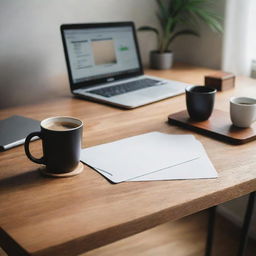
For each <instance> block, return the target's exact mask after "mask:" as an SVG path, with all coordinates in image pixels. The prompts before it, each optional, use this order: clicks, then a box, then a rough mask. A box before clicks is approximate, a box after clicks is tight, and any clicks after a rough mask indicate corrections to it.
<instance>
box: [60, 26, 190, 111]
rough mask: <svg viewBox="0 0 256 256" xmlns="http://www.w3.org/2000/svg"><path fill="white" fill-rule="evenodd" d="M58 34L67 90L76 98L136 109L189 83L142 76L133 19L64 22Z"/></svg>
mask: <svg viewBox="0 0 256 256" xmlns="http://www.w3.org/2000/svg"><path fill="white" fill-rule="evenodd" d="M61 34H62V40H63V46H64V52H65V58H66V63H67V68H68V74H69V82H70V88H71V92H72V93H73V94H74V95H76V96H78V97H82V98H85V99H89V100H94V101H99V102H103V103H107V104H111V105H115V106H119V107H123V108H136V107H139V106H142V105H145V104H149V103H152V102H155V101H159V100H162V99H165V98H168V97H172V96H175V95H178V94H182V93H184V92H185V88H186V87H187V86H190V85H189V84H185V83H182V82H178V81H172V80H164V79H161V78H158V77H152V76H146V75H144V73H143V67H142V64H141V58H140V54H139V49H138V43H137V39H136V33H135V28H134V24H133V22H114V23H95V24H65V25H62V26H61ZM134 87H135V88H134Z"/></svg>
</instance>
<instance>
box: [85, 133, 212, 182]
mask: <svg viewBox="0 0 256 256" xmlns="http://www.w3.org/2000/svg"><path fill="white" fill-rule="evenodd" d="M81 161H82V162H84V163H85V164H87V165H89V166H91V167H92V168H94V169H95V170H96V171H98V172H99V173H101V174H102V175H103V176H105V177H106V178H108V179H109V180H111V181H112V182H114V183H118V182H122V181H149V180H172V179H199V178H216V177H217V172H216V170H215V169H214V167H213V165H212V163H211V161H210V160H209V158H208V156H207V154H206V152H205V150H204V148H203V146H202V144H201V143H200V142H199V141H197V140H196V139H195V137H194V136H193V135H170V134H164V133H160V132H151V133H146V134H142V135H138V136H134V137H129V138H126V139H122V140H119V141H115V142H111V143H107V144H102V145H98V146H95V147H90V148H86V149H83V150H82V154H81Z"/></svg>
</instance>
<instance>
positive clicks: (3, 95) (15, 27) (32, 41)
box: [0, 0, 156, 108]
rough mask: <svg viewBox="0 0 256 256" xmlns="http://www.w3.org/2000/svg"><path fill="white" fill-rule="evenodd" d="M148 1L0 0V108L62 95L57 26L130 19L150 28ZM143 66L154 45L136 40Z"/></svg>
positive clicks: (63, 80)
mask: <svg viewBox="0 0 256 256" xmlns="http://www.w3.org/2000/svg"><path fill="white" fill-rule="evenodd" d="M155 7H156V5H155V1H154V0H139V1H135V0H18V1H17V0H1V1H0V78H1V80H0V107H2V108H3V107H6V106H12V105H20V104H27V103H31V102H34V101H38V100H41V99H44V98H46V97H54V96H55V95H56V94H58V93H59V92H61V91H62V92H68V88H69V87H68V79H67V74H66V66H65V60H64V55H63V49H62V42H61V37H60V32H59V26H60V24H62V23H82V22H104V21H105V22H107V21H128V20H132V21H134V22H135V24H136V26H141V25H144V24H149V25H155V23H156V19H155V18H154V13H155ZM139 42H140V46H141V52H142V57H143V62H144V64H147V62H148V51H149V50H150V49H152V48H154V47H155V40H154V38H153V39H152V38H151V35H149V34H143V35H142V34H141V35H140V36H139Z"/></svg>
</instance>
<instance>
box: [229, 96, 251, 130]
mask: <svg viewBox="0 0 256 256" xmlns="http://www.w3.org/2000/svg"><path fill="white" fill-rule="evenodd" d="M230 119H231V122H232V123H233V125H235V126H237V127H241V128H246V127H249V126H250V125H251V124H252V123H253V122H254V121H255V120H256V99H255V98H250V97H232V98H231V99H230Z"/></svg>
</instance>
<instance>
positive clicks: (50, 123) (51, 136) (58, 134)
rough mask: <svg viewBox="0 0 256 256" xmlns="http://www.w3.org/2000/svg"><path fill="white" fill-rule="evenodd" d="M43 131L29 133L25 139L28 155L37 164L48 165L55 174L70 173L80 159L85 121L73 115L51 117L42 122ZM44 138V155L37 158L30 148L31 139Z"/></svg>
mask: <svg viewBox="0 0 256 256" xmlns="http://www.w3.org/2000/svg"><path fill="white" fill-rule="evenodd" d="M40 126H41V131H38V132H33V133H31V134H29V135H28V136H27V138H26V141H25V145H24V147H25V153H26V155H27V157H28V158H29V159H30V160H31V161H32V162H35V163H37V164H43V165H45V166H46V168H47V171H48V172H50V173H53V174H63V173H69V172H72V171H73V170H75V168H76V167H77V166H78V164H79V161H80V151H81V141H82V133H83V122H82V121H80V120H79V119H76V118H73V117H65V116H63V117H51V118H48V119H45V120H43V121H42V122H41V124H40ZM35 136H38V137H39V138H40V139H41V140H42V147H43V156H42V157H41V158H35V157H34V156H32V155H31V153H30V150H29V143H30V141H31V139H32V138H33V137H35Z"/></svg>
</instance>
